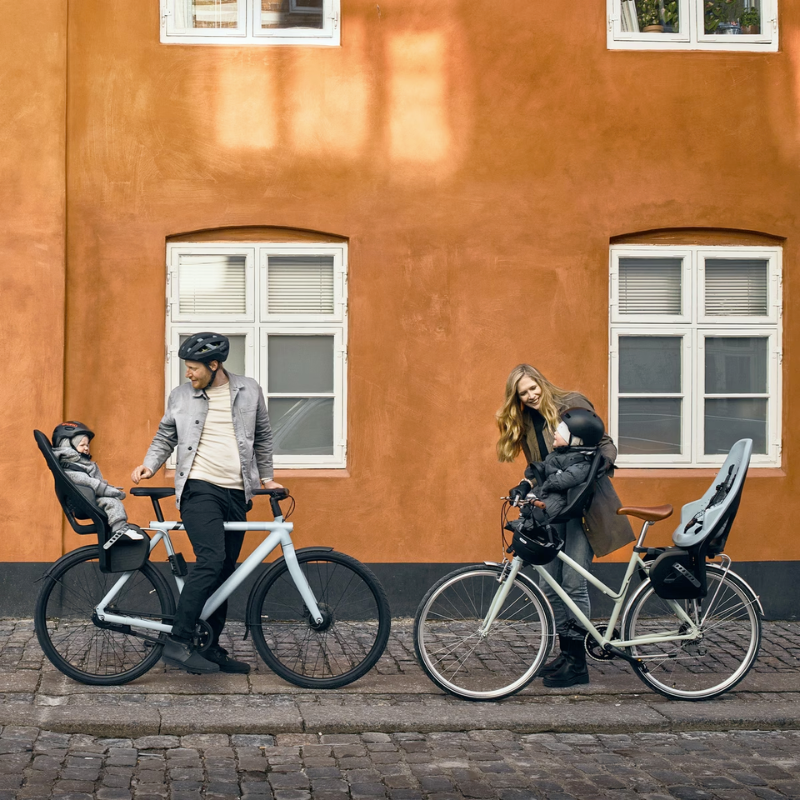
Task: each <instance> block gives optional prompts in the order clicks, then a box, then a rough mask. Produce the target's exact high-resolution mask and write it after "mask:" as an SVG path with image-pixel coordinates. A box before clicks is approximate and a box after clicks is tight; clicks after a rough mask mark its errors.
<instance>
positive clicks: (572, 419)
mask: <svg viewBox="0 0 800 800" xmlns="http://www.w3.org/2000/svg"><path fill="white" fill-rule="evenodd" d="M561 419H563V420H564V422H566V423H567V427H568V428H569V432H570V433H571V434H572V435H573V436H577V437H578V438H579V439H581V440H582V441H583V444H584V446H585V447H594V446H595V445H597V444H600V440H601V439H602V438H603V434H604V433H605V432H606V426H605V425H603V420H601V419H600V417H598V416H597V414H595V413H594V411H590V410H589V409H588V408H568V409H567V410H566V411H565V412H564V413H563V414H562V415H561Z"/></svg>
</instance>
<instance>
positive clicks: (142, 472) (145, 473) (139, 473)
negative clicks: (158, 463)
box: [131, 464, 153, 483]
mask: <svg viewBox="0 0 800 800" xmlns="http://www.w3.org/2000/svg"><path fill="white" fill-rule="evenodd" d="M152 477H153V470H151V469H150V468H149V467H146V466H145V465H144V464H139V466H138V467H136V469H135V470H134V471H133V472H131V480H132V481H133V482H134V483H139V481H140V480H142V478H144V479H147V478H152Z"/></svg>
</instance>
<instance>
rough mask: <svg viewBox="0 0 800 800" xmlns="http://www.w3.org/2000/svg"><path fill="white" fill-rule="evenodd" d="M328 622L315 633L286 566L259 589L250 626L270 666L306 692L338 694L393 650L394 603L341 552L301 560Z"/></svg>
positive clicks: (368, 572)
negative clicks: (333, 691)
mask: <svg viewBox="0 0 800 800" xmlns="http://www.w3.org/2000/svg"><path fill="white" fill-rule="evenodd" d="M297 560H298V563H299V564H300V568H301V569H302V571H303V573H304V574H305V576H306V579H307V580H308V583H309V585H310V587H311V590H312V592H313V593H314V597H315V599H316V601H317V604H318V605H319V606H320V610H321V611H323V614H324V615H325V621H324V622H323V627H322V628H321V629H315V627H314V626H313V625H312V621H311V618H310V615H309V612H308V609H307V608H306V606H305V603H304V602H303V600H302V598H301V597H300V594H299V592H298V591H297V587H296V586H295V584H294V581H293V580H292V577H291V575H290V574H289V568H288V567H287V566H286V562H285V561H284V560H281V561H279V562H278V563H277V564H276V565H275V566H274V567H272V568H271V569H270V570H269V571H268V572H267V573H266V574H265V575H264V577H263V578H262V580H261V581H260V582H259V583H258V584H256V586H255V587H254V588H253V595H252V598H251V601H250V609H251V611H250V617H249V620H248V624H249V627H250V630H251V632H252V635H253V643H254V644H255V646H256V650H258V652H259V655H260V656H261V658H263V659H264V662H265V663H266V664H267V666H268V667H269V668H270V669H271V670H273V672H275V673H276V674H277V675H279V676H280V677H281V678H283V679H284V680H286V681H288V682H289V683H293V684H295V685H296V686H301V687H303V688H305V689H338V688H340V687H342V686H347V684H349V683H352V682H353V681H355V680H358V678H361V677H362V676H363V675H365V674H366V673H367V672H369V670H370V669H372V667H373V666H375V664H376V663H377V661H378V659H379V658H380V657H381V655H383V651H384V650H385V649H386V643H387V642H388V640H389V631H390V629H391V624H392V620H391V613H390V611H389V601H388V600H387V599H386V593H385V592H384V590H383V587H382V586H381V584H380V582H379V581H378V579H377V578H376V577H375V575H374V574H373V573H372V571H371V570H369V569H368V568H367V567H366V566H364V564H362V563H361V562H360V561H357V560H356V559H355V558H352V557H351V556H348V555H345V554H344V553H337V552H336V551H335V550H328V551H317V552H313V553H303V552H299V553H297Z"/></svg>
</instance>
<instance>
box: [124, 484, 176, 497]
mask: <svg viewBox="0 0 800 800" xmlns="http://www.w3.org/2000/svg"><path fill="white" fill-rule="evenodd" d="M131 494H132V495H134V496H135V497H172V495H174V494H175V487H174V486H134V487H133V489H131Z"/></svg>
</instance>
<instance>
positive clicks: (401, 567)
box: [0, 561, 800, 619]
mask: <svg viewBox="0 0 800 800" xmlns="http://www.w3.org/2000/svg"><path fill="white" fill-rule="evenodd" d="M49 566H50V565H49V564H35V563H11V562H3V563H0V616H2V617H32V616H33V610H34V606H35V605H36V596H37V594H38V593H39V586H40V584H39V583H38V581H39V578H41V577H42V574H43V573H44V571H45V570H46V569H47V568H48V567H49ZM369 566H370V568H371V569H372V571H373V572H374V573H375V574H376V575H377V576H378V579H379V580H380V582H381V583H382V584H383V587H384V589H385V590H386V594H387V596H388V597H389V603H390V604H391V608H392V616H394V617H413V616H414V612H415V611H416V608H417V605H418V604H419V601H420V600H421V599H422V597H423V596H424V594H425V592H427V591H428V589H429V588H430V587H431V586H432V585H433V584H434V583H435V582H436V581H437V580H439V578H441V577H442V576H444V575H447V573H449V572H452V570H454V569H456V568H458V567H461V566H465V565H464V564H370V565H369ZM158 567H159V568H160V569H162V570H164V572H165V574H168V568H167V565H166V564H159V565H158ZM733 569H734V570H735V571H736V572H737V573H738V574H739V575H740V576H741V577H742V578H744V580H746V581H747V582H748V583H749V584H750V585H751V586H752V587H753V590H754V591H755V592H756V594H758V595H759V596H760V597H761V602H762V603H763V605H764V611H765V613H766V617H767V619H798V617H799V616H800V602H799V601H800V592H798V586H800V561H744V562H738V563H735V564H734V565H733ZM594 572H595V574H596V575H597V577H598V578H600V579H601V580H602V581H604V582H605V583H607V584H608V585H609V586H611V587H613V588H616V587H618V586H619V584H620V581H621V580H622V576H623V574H624V572H625V564H595V565H594ZM257 574H260V571H259V573H257ZM254 580H255V578H253V577H251V578H250V579H249V580H248V581H246V582H245V585H244V587H242V588H240V589H239V591H238V592H237V594H236V595H235V596H234V597H233V598H232V600H231V601H230V612H229V614H230V617H231V618H232V619H242V618H243V617H244V610H245V604H246V601H247V595H248V593H249V591H250V587H251V586H252V584H253V581H254ZM590 589H591V595H592V615H593V616H595V617H602V616H604V615H606V616H607V615H608V612H609V610H610V608H611V603H610V601H609V600H608V598H607V597H605V596H604V595H602V594H600V593H599V592H597V591H596V590H595V589H594V588H592V587H590Z"/></svg>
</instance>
